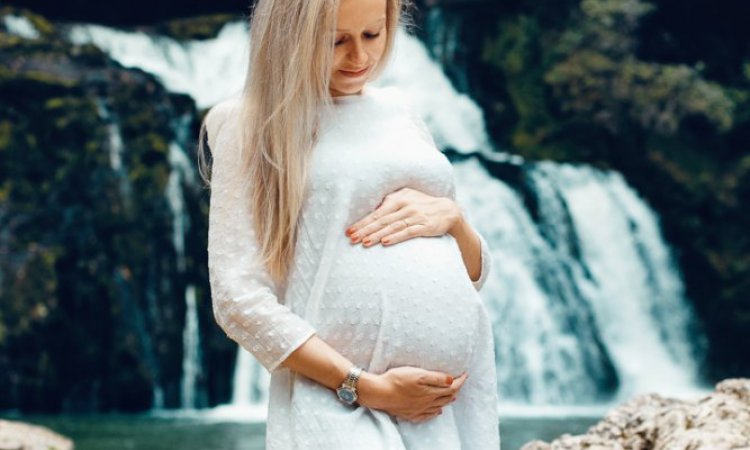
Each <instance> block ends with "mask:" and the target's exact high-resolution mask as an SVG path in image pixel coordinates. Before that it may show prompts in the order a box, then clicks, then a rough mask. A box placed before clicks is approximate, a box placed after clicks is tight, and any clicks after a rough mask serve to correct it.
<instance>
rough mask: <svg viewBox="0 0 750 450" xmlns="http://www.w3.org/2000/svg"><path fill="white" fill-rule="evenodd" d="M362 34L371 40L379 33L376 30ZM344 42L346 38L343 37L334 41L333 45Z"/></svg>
mask: <svg viewBox="0 0 750 450" xmlns="http://www.w3.org/2000/svg"><path fill="white" fill-rule="evenodd" d="M363 36H364V37H365V39H367V40H373V39H376V38H377V37H378V36H380V33H379V32H378V33H365V34H364V35H363ZM344 42H346V38H344V39H339V40H338V41H336V44H335V45H341V44H343V43H344Z"/></svg>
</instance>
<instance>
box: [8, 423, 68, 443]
mask: <svg viewBox="0 0 750 450" xmlns="http://www.w3.org/2000/svg"><path fill="white" fill-rule="evenodd" d="M73 448H74V446H73V441H72V440H70V439H68V438H67V437H65V436H63V435H61V434H58V433H55V432H54V431H52V430H50V429H48V428H45V427H41V426H39V425H31V424H28V423H24V422H16V421H9V420H0V450H73Z"/></svg>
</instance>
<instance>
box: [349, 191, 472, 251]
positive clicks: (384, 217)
mask: <svg viewBox="0 0 750 450" xmlns="http://www.w3.org/2000/svg"><path fill="white" fill-rule="evenodd" d="M462 218H463V216H462V213H461V209H460V208H459V207H458V205H457V204H456V202H454V201H453V200H451V199H450V198H447V197H433V196H430V195H427V194H425V193H423V192H421V191H418V190H416V189H412V188H408V187H405V188H401V189H399V190H397V191H394V192H391V193H390V194H388V195H386V196H385V197H384V198H383V201H381V202H380V205H378V207H377V208H375V210H374V211H373V212H371V213H370V214H368V215H366V216H365V217H363V218H362V219H361V220H359V221H357V222H356V223H354V224H352V226H350V227H349V228H347V230H346V235H347V236H349V237H350V239H351V241H352V244H356V243H359V242H362V245H364V246H365V247H370V246H372V245H375V244H377V243H378V242H380V243H382V244H384V245H392V244H396V243H398V242H402V241H405V240H407V239H410V238H413V237H417V236H441V235H443V234H445V233H451V231H452V230H453V229H454V227H455V226H457V225H458V224H459V223H460V221H461V219H462Z"/></svg>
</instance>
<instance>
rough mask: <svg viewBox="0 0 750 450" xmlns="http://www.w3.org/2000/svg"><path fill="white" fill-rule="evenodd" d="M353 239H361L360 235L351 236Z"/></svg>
mask: <svg viewBox="0 0 750 450" xmlns="http://www.w3.org/2000/svg"><path fill="white" fill-rule="evenodd" d="M349 237H350V238H352V239H359V235H358V234H357V233H353V234H352V235H351V236H349Z"/></svg>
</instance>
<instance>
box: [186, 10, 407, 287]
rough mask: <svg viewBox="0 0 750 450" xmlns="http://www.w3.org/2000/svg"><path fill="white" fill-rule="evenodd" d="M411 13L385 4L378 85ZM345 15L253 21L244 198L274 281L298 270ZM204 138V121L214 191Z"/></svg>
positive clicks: (267, 15) (202, 165)
mask: <svg viewBox="0 0 750 450" xmlns="http://www.w3.org/2000/svg"><path fill="white" fill-rule="evenodd" d="M410 6H411V3H410V0H386V43H385V50H384V53H383V56H382V58H381V59H380V62H379V63H378V65H377V67H375V68H374V70H373V72H372V75H371V79H373V78H376V77H378V76H379V75H380V74H381V73H382V71H383V69H384V68H385V65H386V63H387V60H388V59H389V57H390V55H391V53H392V49H393V42H394V39H395V36H396V31H397V28H398V26H399V25H404V26H407V27H408V26H410V25H411V22H409V15H408V14H402V11H405V10H406V9H408V8H409V7H410ZM338 8H339V0H258V1H257V2H256V4H255V6H254V7H253V9H252V12H251V15H250V62H249V66H248V72H247V77H246V79H245V87H244V90H243V95H242V107H241V112H240V120H241V122H240V123H241V124H242V145H241V152H242V166H243V172H244V179H245V186H246V188H245V189H244V191H243V193H245V194H247V195H246V197H245V198H248V201H250V208H251V211H253V218H254V224H255V228H256V229H255V232H256V236H257V238H258V246H259V253H260V255H259V257H260V258H261V260H262V261H263V264H264V265H265V267H266V269H267V271H268V274H269V275H270V276H271V277H272V278H273V280H274V281H275V282H281V281H282V280H284V279H286V277H287V275H288V272H289V270H290V269H291V263H292V261H293V258H294V248H295V243H296V240H297V231H298V219H299V216H300V213H301V209H302V205H303V201H304V194H305V186H306V182H307V174H308V168H309V161H310V158H309V157H310V153H311V150H312V148H313V147H314V145H315V142H316V140H317V128H318V124H319V110H320V108H321V106H322V105H324V106H330V105H331V103H332V99H331V96H330V93H329V78H330V75H331V72H332V66H333V49H334V42H335V35H336V19H337V13H338ZM205 133H206V124H205V122H204V124H203V126H202V127H201V133H200V137H199V141H198V145H199V148H198V155H199V171H200V173H201V177H202V178H203V180H204V181H205V182H206V184H207V185H209V186H210V167H209V165H208V163H207V157H206V148H205V145H204V141H205ZM209 150H210V149H209Z"/></svg>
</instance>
